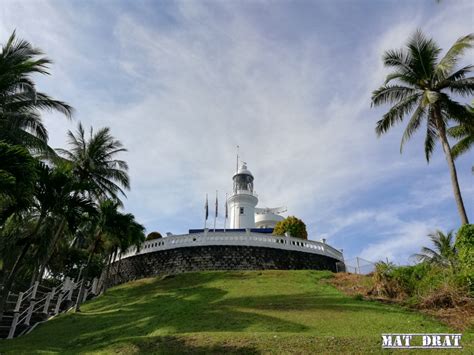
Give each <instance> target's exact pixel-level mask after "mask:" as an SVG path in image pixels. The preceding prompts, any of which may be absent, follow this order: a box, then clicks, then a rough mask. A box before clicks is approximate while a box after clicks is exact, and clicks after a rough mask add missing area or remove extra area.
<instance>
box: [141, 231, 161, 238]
mask: <svg viewBox="0 0 474 355" xmlns="http://www.w3.org/2000/svg"><path fill="white" fill-rule="evenodd" d="M160 238H163V237H162V236H161V234H160V233H158V232H151V233H150V234H148V235H147V236H146V239H145V240H153V239H160Z"/></svg>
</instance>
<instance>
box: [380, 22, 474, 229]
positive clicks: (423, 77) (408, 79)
mask: <svg viewBox="0 0 474 355" xmlns="http://www.w3.org/2000/svg"><path fill="white" fill-rule="evenodd" d="M473 42H474V35H473V34H469V35H467V36H464V37H461V38H459V39H458V40H457V41H456V42H455V43H454V45H453V46H452V47H451V48H450V49H449V50H448V51H447V52H446V54H445V55H444V57H443V58H441V59H439V54H440V52H441V49H440V48H439V47H438V46H437V45H436V43H435V42H434V41H433V40H432V39H428V38H426V37H425V36H424V35H423V34H422V32H421V31H419V30H418V31H417V32H416V33H415V34H414V35H413V37H412V38H411V39H410V40H409V41H408V43H407V47H406V48H405V49H401V50H389V51H386V52H385V54H384V56H383V61H384V64H385V66H387V67H390V68H392V69H393V70H394V71H393V72H392V73H390V74H389V75H387V78H386V80H385V83H384V85H382V86H381V87H380V88H378V89H377V90H375V91H374V92H373V94H372V105H373V106H379V105H383V104H390V105H392V106H391V108H390V109H389V111H388V112H387V113H385V114H384V115H383V117H382V119H381V120H379V121H378V122H377V126H376V129H375V131H376V133H377V135H379V136H380V135H382V134H384V133H386V132H387V131H388V130H389V129H390V128H392V127H393V126H394V125H395V124H397V123H399V122H401V121H403V119H405V118H406V117H407V116H409V115H410V117H409V121H408V124H407V126H406V129H405V132H404V134H403V137H402V141H401V145H400V151H401V150H402V148H403V144H404V143H405V142H406V141H407V140H408V139H410V138H411V137H412V135H413V134H414V133H415V132H416V131H417V130H418V129H419V128H420V127H421V125H422V123H423V122H425V123H426V136H425V144H424V145H425V156H426V160H427V161H428V162H429V160H430V157H431V154H432V153H433V149H434V147H435V143H436V140H439V142H440V143H441V146H442V148H443V151H444V154H445V156H446V161H447V163H448V167H449V171H450V175H451V183H452V185H453V190H454V197H455V200H456V203H457V208H458V211H459V215H460V217H461V222H462V224H467V223H468V218H467V214H466V210H465V208H464V203H463V200H462V196H461V191H460V188H459V182H458V178H457V172H456V166H455V164H454V159H453V155H452V152H451V147H450V145H449V141H448V138H447V132H446V130H447V124H448V122H449V121H454V122H457V123H461V124H463V123H469V122H472V121H473V120H474V115H473V114H472V113H471V112H469V111H468V110H467V109H466V107H465V106H464V105H462V104H460V103H459V102H456V101H455V100H454V99H453V98H452V97H450V95H449V94H450V93H451V94H455V95H459V96H463V97H467V96H471V95H472V94H473V93H474V78H473V77H467V76H468V74H469V73H470V72H471V71H472V69H473V68H474V66H472V65H468V66H465V67H462V68H460V69H455V67H456V65H457V63H458V61H459V58H460V56H461V55H462V54H463V53H464V52H465V50H466V49H468V48H471V47H472V46H473Z"/></svg>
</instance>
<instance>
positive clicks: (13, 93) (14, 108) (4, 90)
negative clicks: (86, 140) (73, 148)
mask: <svg viewBox="0 0 474 355" xmlns="http://www.w3.org/2000/svg"><path fill="white" fill-rule="evenodd" d="M42 55H43V52H41V50H39V49H38V48H34V47H33V46H32V45H31V44H30V43H29V42H27V41H24V40H18V39H16V35H15V32H13V34H12V35H11V36H10V38H9V39H8V41H7V43H6V44H5V45H4V46H3V47H2V48H1V52H0V140H3V141H5V142H7V143H10V144H18V145H23V146H25V147H27V148H29V149H34V150H36V151H41V152H44V151H45V150H48V146H47V144H46V142H47V140H48V132H47V130H46V127H45V126H44V125H43V123H42V121H41V116H40V113H41V111H43V110H49V111H58V112H61V113H63V114H64V115H66V116H67V117H71V114H72V111H73V109H72V107H71V106H69V105H68V104H66V103H64V102H62V101H58V100H55V99H53V98H51V97H49V96H48V95H46V94H44V93H41V92H39V91H37V90H36V85H35V83H34V81H33V80H32V78H31V76H32V75H34V74H43V75H47V74H49V72H48V66H49V65H50V64H51V60H49V59H48V58H46V57H42Z"/></svg>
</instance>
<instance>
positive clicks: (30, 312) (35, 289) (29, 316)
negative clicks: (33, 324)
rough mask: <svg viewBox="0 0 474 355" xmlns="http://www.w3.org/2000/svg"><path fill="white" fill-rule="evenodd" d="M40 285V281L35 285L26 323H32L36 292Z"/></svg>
mask: <svg viewBox="0 0 474 355" xmlns="http://www.w3.org/2000/svg"><path fill="white" fill-rule="evenodd" d="M38 285H39V282H38V281H36V282H35V284H34V286H33V291H32V292H31V296H30V306H29V309H28V314H27V316H26V319H25V324H26V325H30V321H31V316H32V315H33V310H34V308H35V303H36V293H37V292H38Z"/></svg>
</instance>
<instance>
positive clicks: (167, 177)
mask: <svg viewBox="0 0 474 355" xmlns="http://www.w3.org/2000/svg"><path fill="white" fill-rule="evenodd" d="M417 28H420V29H421V30H422V31H423V32H424V33H426V35H428V36H430V37H432V38H434V39H435V41H436V42H437V43H438V44H439V46H440V47H441V48H443V49H444V50H447V49H448V48H449V47H450V46H451V45H452V44H453V43H454V41H455V40H456V39H458V38H459V37H461V36H463V35H466V34H468V33H470V32H474V3H473V2H472V1H462V0H459V1H447V0H446V1H441V2H437V1H435V0H419V1H412V0H393V1H389V0H365V1H363V0H362V1H355V0H321V1H319V0H313V1H305V0H295V1H283V0H274V1H250V0H245V1H243V0H242V1H241V0H233V1H230V0H227V1H225V0H222V1H191V0H188V1H144V0H138V1H132V0H127V1H119V0H115V1H112V0H102V1H91V0H85V1H60V0H52V1H46V0H44V1H43V0H22V1H14V0H3V1H2V6H1V7H0V43H5V41H6V40H7V38H8V37H9V35H10V34H11V33H12V31H13V30H15V29H16V32H17V35H18V37H20V38H23V39H26V40H28V41H29V42H31V43H32V44H33V45H34V46H36V47H39V48H41V49H42V50H43V51H44V52H45V53H46V54H47V56H48V57H49V58H51V59H52V60H53V61H54V64H53V65H52V67H51V68H50V73H51V75H50V76H43V77H38V78H36V80H37V85H38V89H39V90H41V91H43V92H46V93H48V94H50V95H51V96H53V97H55V98H57V99H60V100H63V101H66V102H68V103H70V104H71V105H72V106H73V107H74V108H75V114H74V118H73V119H72V120H68V119H66V118H64V117H62V116H60V115H59V114H54V113H45V114H44V117H43V118H44V122H45V124H46V127H47V128H48V131H49V135H50V140H49V143H50V145H51V146H53V147H67V139H66V132H67V131H68V130H72V131H75V130H76V127H77V124H78V122H82V124H83V125H85V126H87V127H89V126H91V125H92V126H93V127H94V128H95V129H98V128H101V127H104V126H108V127H110V128H111V132H112V134H113V135H114V136H115V137H116V138H118V139H119V140H120V141H122V142H123V144H124V146H125V147H126V148H127V149H128V152H127V153H125V154H123V155H122V156H121V157H122V158H123V159H125V160H127V161H128V162H129V165H130V171H129V173H130V178H131V190H130V191H129V192H128V193H127V199H125V201H124V204H125V209H126V210H127V211H128V212H131V213H133V214H134V215H135V216H136V218H137V220H138V221H139V222H141V223H143V224H144V225H145V227H146V229H147V232H151V231H159V232H161V233H166V232H171V233H174V234H180V233H186V232H187V230H188V229H189V228H202V227H203V219H204V215H203V214H204V202H205V196H206V193H208V194H209V196H210V200H211V203H210V205H211V206H213V201H214V198H215V191H216V190H218V191H219V202H220V211H223V203H224V199H225V198H224V196H225V193H226V192H228V193H230V192H231V189H232V180H231V178H232V174H233V173H234V172H235V160H236V146H237V145H239V146H240V156H241V159H242V160H244V161H246V162H247V164H248V168H249V169H250V170H251V171H252V173H253V175H254V176H255V182H254V186H255V190H256V192H257V193H258V195H259V206H260V207H274V206H281V205H285V206H287V208H288V212H287V214H286V215H295V216H297V217H299V218H301V219H302V220H303V221H304V222H305V223H306V225H307V228H308V233H309V238H310V239H313V240H320V239H322V238H326V239H327V242H328V243H329V244H331V245H332V246H334V247H336V248H338V249H343V250H344V255H345V257H346V258H347V259H350V260H353V258H354V257H356V256H359V257H362V258H364V259H367V260H370V261H377V260H386V259H387V258H388V259H389V260H390V261H393V262H395V263H398V264H407V263H412V262H413V259H412V258H411V257H410V256H411V255H412V254H413V253H416V252H418V251H419V249H420V247H421V246H424V245H429V239H428V237H427V234H428V233H429V232H431V231H434V230H435V229H441V230H443V231H448V230H451V229H454V230H455V229H457V228H458V227H459V225H460V218H459V215H458V213H457V209H456V205H455V202H454V198H453V193H452V187H451V183H450V178H449V172H448V167H447V164H446V161H445V158H444V155H443V152H442V150H441V148H440V146H439V144H438V146H437V148H436V151H435V153H434V156H433V158H432V160H431V161H430V163H429V164H427V162H426V160H425V157H424V149H423V138H424V137H423V131H424V129H421V130H420V132H419V134H417V135H416V136H415V137H414V138H413V139H412V140H411V141H410V142H408V143H407V144H406V145H405V148H404V151H403V154H400V150H399V147H400V139H401V135H402V130H403V125H400V126H397V127H396V128H394V129H392V130H391V131H390V132H389V133H388V134H386V135H384V136H382V137H380V138H377V136H376V134H375V130H374V129H375V123H376V122H377V120H378V119H380V118H381V116H382V115H383V113H385V112H386V110H387V107H380V108H371V107H370V97H371V92H372V91H373V90H374V89H376V88H378V87H379V86H380V85H381V84H383V81H384V77H385V75H386V74H387V73H388V71H387V69H385V68H384V67H383V64H382V60H381V57H382V54H383V52H384V51H385V50H388V49H398V48H402V47H403V46H404V44H405V43H406V41H407V39H408V38H409V37H410V36H411V35H412V34H413V33H414V32H415V31H416V29H417ZM443 53H444V52H443ZM473 54H474V53H473V51H469V52H468V53H466V55H465V57H464V59H463V62H465V63H467V64H472V63H473V59H474V58H473ZM460 64H462V63H460ZM473 158H474V151H471V152H469V153H468V154H466V155H464V156H463V157H461V158H459V160H458V161H457V169H458V175H459V182H460V185H461V190H462V193H463V198H464V201H465V205H466V209H467V212H468V215H469V217H470V219H471V220H473V219H474V204H473V201H474V175H473V174H472V173H471V167H472V165H474V159H473ZM212 213H213V211H212V208H211V215H212ZM210 223H211V224H212V220H211V221H210ZM223 223H224V220H223V217H222V213H221V216H219V219H218V221H217V226H218V227H222V226H223Z"/></svg>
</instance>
